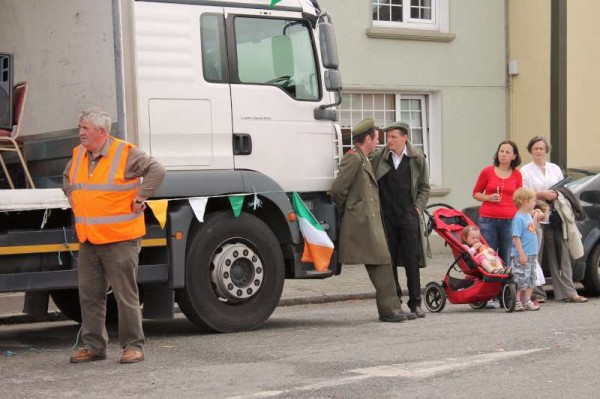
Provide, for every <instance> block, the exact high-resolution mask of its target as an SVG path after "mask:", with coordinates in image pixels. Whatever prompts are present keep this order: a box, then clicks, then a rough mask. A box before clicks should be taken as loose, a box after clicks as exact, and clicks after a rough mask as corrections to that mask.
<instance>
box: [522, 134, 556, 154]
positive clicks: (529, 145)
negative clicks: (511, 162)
mask: <svg viewBox="0 0 600 399" xmlns="http://www.w3.org/2000/svg"><path fill="white" fill-rule="evenodd" d="M540 141H542V142H543V143H544V145H545V146H546V154H548V153H549V152H550V150H551V149H552V146H551V145H550V143H549V142H548V140H546V138H545V137H543V136H533V138H532V139H531V140H529V143H527V152H529V153H530V154H531V149H532V148H533V146H534V145H535V144H536V143H539V142H540Z"/></svg>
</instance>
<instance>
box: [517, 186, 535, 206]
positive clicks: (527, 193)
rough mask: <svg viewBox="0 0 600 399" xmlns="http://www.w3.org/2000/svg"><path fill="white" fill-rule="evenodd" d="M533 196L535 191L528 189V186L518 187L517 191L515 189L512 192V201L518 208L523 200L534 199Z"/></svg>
mask: <svg viewBox="0 0 600 399" xmlns="http://www.w3.org/2000/svg"><path fill="white" fill-rule="evenodd" d="M534 198H535V191H533V190H532V189H530V188H528V187H521V188H518V189H517V191H515V193H514V194H513V202H514V203H515V205H516V206H517V208H520V207H521V205H523V202H525V201H528V200H531V199H534Z"/></svg>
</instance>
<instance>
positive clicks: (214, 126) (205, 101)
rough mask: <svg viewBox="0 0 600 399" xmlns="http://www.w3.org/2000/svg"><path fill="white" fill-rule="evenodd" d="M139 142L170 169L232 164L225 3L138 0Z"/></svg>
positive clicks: (136, 6) (226, 167) (205, 167)
mask: <svg viewBox="0 0 600 399" xmlns="http://www.w3.org/2000/svg"><path fill="white" fill-rule="evenodd" d="M135 33H136V35H135V42H136V65H137V80H136V84H137V88H136V89H137V90H136V93H137V112H138V129H139V144H140V147H142V148H143V149H147V150H149V151H150V152H151V153H152V155H153V156H155V157H156V158H158V159H159V160H160V161H161V162H162V163H163V164H164V165H165V166H167V167H169V168H170V169H232V168H233V152H232V147H231V131H232V127H231V96H230V90H229V84H228V70H227V69H228V67H227V55H226V46H225V40H226V39H225V21H224V17H223V8H222V7H213V6H200V5H191V4H173V3H168V2H165V3H159V2H141V1H136V2H135Z"/></svg>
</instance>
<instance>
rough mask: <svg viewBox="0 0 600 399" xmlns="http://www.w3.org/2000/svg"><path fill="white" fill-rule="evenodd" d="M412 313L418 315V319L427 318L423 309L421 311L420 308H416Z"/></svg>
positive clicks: (412, 309)
mask: <svg viewBox="0 0 600 399" xmlns="http://www.w3.org/2000/svg"><path fill="white" fill-rule="evenodd" d="M410 311H411V312H413V313H414V314H416V315H417V317H425V312H423V309H421V307H420V306H415V307H414V308H411V309H410Z"/></svg>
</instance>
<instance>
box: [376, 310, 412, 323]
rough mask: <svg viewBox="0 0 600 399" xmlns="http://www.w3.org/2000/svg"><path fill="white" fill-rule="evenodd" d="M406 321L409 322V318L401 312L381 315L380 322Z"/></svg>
mask: <svg viewBox="0 0 600 399" xmlns="http://www.w3.org/2000/svg"><path fill="white" fill-rule="evenodd" d="M405 320H408V317H407V316H406V315H405V314H404V313H401V312H394V313H392V314H389V315H379V321H383V322H384V323H400V322H402V321H405Z"/></svg>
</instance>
